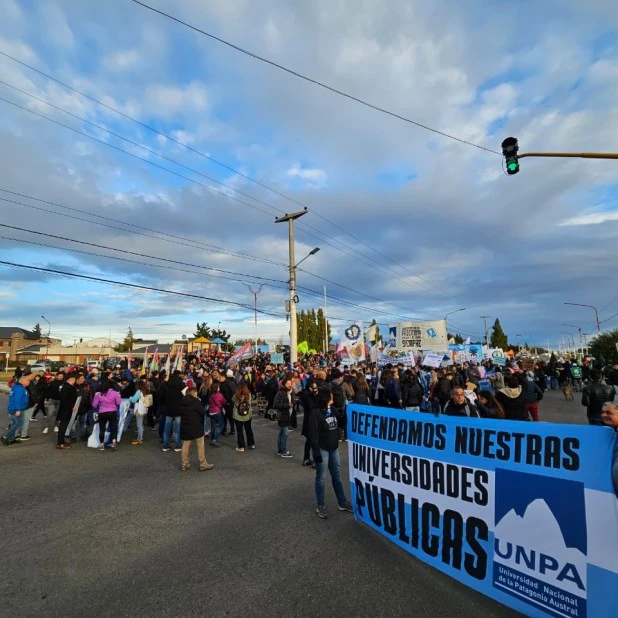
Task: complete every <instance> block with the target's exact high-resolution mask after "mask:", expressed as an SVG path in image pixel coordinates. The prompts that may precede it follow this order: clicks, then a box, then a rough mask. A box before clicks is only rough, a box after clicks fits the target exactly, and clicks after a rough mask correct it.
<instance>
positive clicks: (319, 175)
mask: <svg viewBox="0 0 618 618" xmlns="http://www.w3.org/2000/svg"><path fill="white" fill-rule="evenodd" d="M285 175H286V176H287V177H288V178H299V179H300V180H303V181H304V182H305V183H307V186H310V187H323V186H324V185H325V184H326V180H327V179H328V176H327V174H326V172H325V171H324V170H321V169H319V168H315V167H313V168H312V167H302V166H301V165H300V163H294V165H292V167H290V168H289V169H288V170H287V171H286V173H285Z"/></svg>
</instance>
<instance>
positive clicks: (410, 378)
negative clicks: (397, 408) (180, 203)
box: [401, 371, 423, 411]
mask: <svg viewBox="0 0 618 618" xmlns="http://www.w3.org/2000/svg"><path fill="white" fill-rule="evenodd" d="M401 399H402V401H403V407H404V409H405V410H409V411H420V409H421V403H422V401H423V389H422V388H421V385H420V384H419V381H418V378H417V376H416V374H415V373H414V372H413V371H410V372H408V374H407V375H406V377H405V379H404V381H403V384H402V385H401Z"/></svg>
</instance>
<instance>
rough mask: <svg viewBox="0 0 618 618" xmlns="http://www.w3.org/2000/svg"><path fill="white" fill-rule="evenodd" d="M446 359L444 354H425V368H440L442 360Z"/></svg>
mask: <svg viewBox="0 0 618 618" xmlns="http://www.w3.org/2000/svg"><path fill="white" fill-rule="evenodd" d="M443 358H444V354H425V358H423V363H422V364H423V366H424V367H436V368H437V367H440V365H441V364H442V359H443Z"/></svg>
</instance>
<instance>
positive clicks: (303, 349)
mask: <svg viewBox="0 0 618 618" xmlns="http://www.w3.org/2000/svg"><path fill="white" fill-rule="evenodd" d="M296 349H297V350H298V352H300V354H307V353H308V352H309V344H308V343H307V342H306V341H301V342H300V343H299V344H298V347H297V348H296Z"/></svg>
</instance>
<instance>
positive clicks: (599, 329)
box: [564, 303, 601, 335]
mask: <svg viewBox="0 0 618 618" xmlns="http://www.w3.org/2000/svg"><path fill="white" fill-rule="evenodd" d="M564 304H565V305H574V306H575V307H589V308H590V309H594V315H595V316H596V319H597V332H598V334H599V335H600V334H601V322H600V321H599V311H598V310H597V308H596V307H595V306H594V305H584V304H582V303H564Z"/></svg>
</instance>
